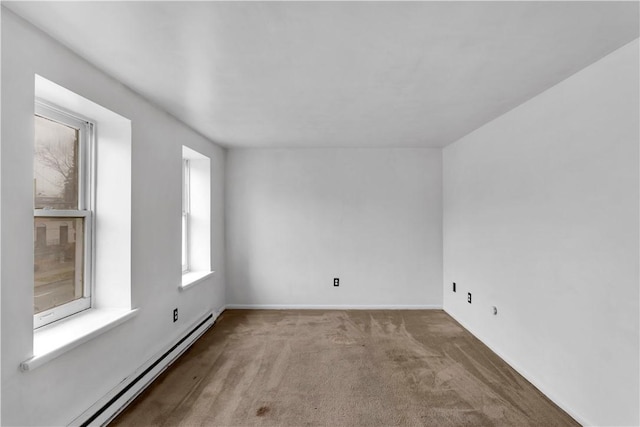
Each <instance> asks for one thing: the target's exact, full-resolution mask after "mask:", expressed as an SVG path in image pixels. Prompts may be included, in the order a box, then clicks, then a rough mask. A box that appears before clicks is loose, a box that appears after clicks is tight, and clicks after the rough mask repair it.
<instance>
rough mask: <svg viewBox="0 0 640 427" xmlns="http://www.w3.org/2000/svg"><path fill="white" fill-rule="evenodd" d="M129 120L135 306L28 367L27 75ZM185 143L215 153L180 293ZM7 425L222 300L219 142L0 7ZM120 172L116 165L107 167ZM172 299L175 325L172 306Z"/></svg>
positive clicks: (114, 368) (53, 411) (96, 386)
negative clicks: (207, 268)
mask: <svg viewBox="0 0 640 427" xmlns="http://www.w3.org/2000/svg"><path fill="white" fill-rule="evenodd" d="M36 73H37V74H39V75H42V76H43V77H45V78H47V79H49V80H51V81H54V82H56V83H58V84H60V85H62V86H64V87H66V88H67V89H69V90H71V91H73V92H75V93H77V94H79V95H81V96H83V97H85V98H87V99H90V100H92V101H94V102H96V103H98V104H100V105H102V106H104V107H106V108H108V109H110V110H112V111H114V112H116V113H118V114H120V115H122V116H124V117H127V118H128V119H130V120H131V121H132V130H133V133H132V135H133V140H132V199H133V200H132V219H131V221H132V224H131V228H132V248H131V250H132V304H133V307H137V308H139V314H138V315H137V316H136V317H135V318H133V319H131V320H129V321H128V322H126V323H124V324H122V325H120V326H118V327H116V328H114V329H112V330H111V331H109V332H107V333H105V334H104V335H101V336H99V337H98V338H96V339H94V340H92V341H89V342H87V343H85V344H82V345H81V346H79V347H77V348H75V349H73V350H71V351H69V352H68V353H65V354H64V355H62V356H60V357H59V358H57V359H54V360H52V361H50V362H48V363H46V364H45V365H43V366H41V367H38V368H37V369H35V370H33V371H29V372H20V371H19V365H20V363H21V362H23V361H25V360H27V359H28V358H29V357H30V356H31V352H32V347H33V339H32V337H33V329H32V328H33V315H32V311H33V290H32V283H33V242H32V238H31V236H32V235H33V219H32V215H33V210H32V209H33V200H32V197H33V194H32V187H33V177H32V175H33V109H34V105H33V104H34V75H35V74H36ZM182 145H187V146H189V147H191V148H193V149H195V150H197V151H199V152H200V153H203V154H205V155H207V156H209V157H210V158H211V173H212V182H211V188H212V201H211V205H212V206H211V212H212V221H213V222H212V227H211V228H212V230H211V233H212V269H214V270H216V274H215V275H214V276H213V277H212V278H210V279H207V280H206V281H204V282H202V283H200V284H198V285H196V286H195V287H194V288H193V289H190V290H188V291H186V292H180V291H179V290H178V285H179V284H180V278H181V268H180V251H181V246H180V235H181V231H180V230H181V225H180V211H181V159H182ZM1 148H2V158H1V180H0V181H1V184H2V187H1V193H0V194H1V197H2V199H1V228H2V249H1V276H0V280H1V283H2V291H1V292H2V293H1V309H2V310H1V313H2V314H1V325H2V331H1V332H2V349H1V351H2V353H1V356H2V362H1V363H2V366H1V369H2V371H1V372H2V419H1V423H2V425H66V424H67V423H69V422H70V421H71V420H73V419H74V418H75V417H76V416H78V415H79V414H80V413H82V412H83V411H84V410H85V409H87V408H88V407H89V406H91V405H92V404H93V403H94V402H96V401H97V400H98V399H100V398H101V397H102V396H104V395H105V394H107V392H109V391H110V390H111V389H113V388H114V387H115V386H116V385H117V384H118V383H119V382H120V381H122V380H123V379H124V378H125V377H127V376H128V375H130V374H132V373H133V372H134V371H135V370H136V369H137V368H138V367H140V366H141V365H142V364H143V363H144V362H146V361H147V360H148V359H150V358H151V357H153V356H154V355H156V354H157V353H158V352H159V351H161V350H164V349H165V348H166V347H167V346H169V345H170V344H172V343H174V342H175V341H176V340H177V339H178V337H180V336H182V335H183V334H184V332H185V331H186V330H187V328H188V327H189V326H190V325H191V324H192V323H193V322H194V321H196V320H197V319H199V318H200V317H201V316H202V315H204V314H206V313H209V312H211V311H214V310H217V309H220V308H221V307H222V306H223V305H224V300H225V294H224V291H225V289H224V254H223V250H224V218H223V215H224V207H223V193H224V188H223V187H224V185H223V179H224V156H225V153H224V150H222V149H221V148H219V147H217V146H215V145H213V144H212V143H211V142H210V141H208V140H206V139H204V138H203V137H201V136H199V135H198V134H196V133H194V132H193V131H191V130H189V129H188V128H186V127H185V126H183V125H182V124H180V123H179V122H177V121H176V120H175V119H173V118H172V117H170V116H168V115H167V114H165V113H163V112H161V111H160V110H158V109H156V108H155V107H153V106H152V105H151V104H149V103H147V102H146V101H144V100H143V99H141V98H140V97H138V96H137V95H136V94H134V93H133V92H131V91H130V90H129V89H128V88H126V87H124V86H123V85H121V84H120V83H118V82H116V81H114V80H112V79H111V78H109V77H107V76H105V75H104V74H103V73H101V72H100V71H99V70H97V69H96V68H94V67H93V66H91V65H90V64H88V63H86V62H85V61H83V60H81V59H80V58H78V57H77V56H76V55H74V54H73V53H71V52H70V51H68V50H67V49H65V48H63V47H62V46H61V45H59V44H58V43H57V42H55V41H53V40H52V39H50V38H48V37H47V36H45V35H43V34H42V33H40V32H39V31H37V30H35V29H34V28H33V27H31V26H30V25H29V24H26V23H25V22H24V21H22V20H21V19H19V18H17V17H16V16H15V15H13V14H12V13H11V12H8V11H7V10H5V9H4V8H3V9H2V147H1ZM114 172H115V173H117V171H114ZM174 307H178V308H179V312H180V316H179V321H178V322H177V323H175V324H174V323H173V322H172V310H173V308H174Z"/></svg>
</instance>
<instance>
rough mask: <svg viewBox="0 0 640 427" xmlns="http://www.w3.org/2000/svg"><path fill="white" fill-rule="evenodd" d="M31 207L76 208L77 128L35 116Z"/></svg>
mask: <svg viewBox="0 0 640 427" xmlns="http://www.w3.org/2000/svg"><path fill="white" fill-rule="evenodd" d="M33 172H34V175H33V181H34V191H35V200H34V207H35V208H36V209H44V208H50V209H78V130H77V129H74V128H72V127H70V126H67V125H64V124H62V123H59V122H55V121H53V120H49V119H46V118H44V117H40V116H35V157H34V171H33Z"/></svg>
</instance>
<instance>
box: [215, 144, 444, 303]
mask: <svg viewBox="0 0 640 427" xmlns="http://www.w3.org/2000/svg"><path fill="white" fill-rule="evenodd" d="M441 166H442V156H441V150H439V149H438V150H434V149H302V150H300V149H299V150H295V149H294V150H288V149H275V150H274V149H271V150H265V149H233V150H230V151H229V152H228V155H227V177H226V180H227V212H226V218H227V258H228V270H227V273H228V285H227V295H228V303H230V304H233V305H251V306H269V305H271V306H279V307H283V306H298V307H300V306H305V307H313V306H315V307H319V306H384V307H400V306H415V307H418V306H422V307H424V306H434V307H441V305H442V286H441V283H442V226H441V224H442V221H441V215H442V210H441V209H442V204H441V191H442V169H441ZM334 277H339V278H340V286H339V287H337V288H334V287H333V278H334Z"/></svg>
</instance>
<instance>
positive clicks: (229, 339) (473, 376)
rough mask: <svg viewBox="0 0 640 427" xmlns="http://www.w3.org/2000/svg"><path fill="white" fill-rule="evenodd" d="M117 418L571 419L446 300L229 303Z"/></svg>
mask: <svg viewBox="0 0 640 427" xmlns="http://www.w3.org/2000/svg"><path fill="white" fill-rule="evenodd" d="M112 425H113V426H152V425H153V426H177V425H183V426H196V425H201V426H254V425H265V426H267V425H268V426H308V425H315V426H401V425H403V426H404V425H407V426H418V425H428V426H494V425H495V426H498V425H500V426H527V425H531V426H575V425H578V424H577V423H576V422H575V421H574V420H573V419H572V418H571V417H569V416H568V415H567V414H566V413H564V412H563V411H562V410H560V409H559V408H558V407H557V406H556V405H554V404H553V403H552V402H551V401H549V400H548V399H547V398H546V397H545V396H544V395H542V394H541V393H540V392H539V391H538V390H537V389H536V388H535V387H533V386H532V385H531V384H530V383H529V382H527V381H526V380H525V379H524V378H523V377H521V376H520V375H519V374H517V373H516V372H515V371H514V370H513V369H511V368H510V367H509V366H508V365H507V364H506V363H505V362H503V361H502V360H501V359H500V358H499V357H498V356H496V355H495V354H494V353H492V352H491V350H489V349H488V348H487V347H486V346H484V345H483V344H482V343H481V342H480V341H478V340H477V339H475V338H474V337H473V336H472V335H471V334H470V333H468V332H467V331H466V330H465V329H463V328H462V327H461V326H460V325H459V324H458V323H457V322H455V321H454V320H453V319H452V318H451V317H450V316H449V315H447V314H446V313H444V312H443V311H440V310H429V311H297V310H291V311H262V310H255V311H248V310H228V311H225V312H224V314H223V315H222V316H221V317H220V318H219V319H218V321H217V323H216V324H215V325H214V327H213V328H212V329H210V330H209V331H208V332H207V333H206V334H205V335H204V336H203V337H202V338H201V339H200V340H199V341H198V342H196V343H195V344H194V346H193V347H192V348H191V349H190V350H189V351H188V352H187V353H185V354H184V355H183V356H182V358H180V359H179V360H178V361H177V362H176V363H175V364H174V365H173V366H172V367H171V368H170V369H169V370H168V371H167V372H165V373H164V374H163V375H162V376H161V377H159V378H158V380H157V381H156V382H155V383H154V384H152V385H151V386H150V387H149V388H148V389H147V390H146V391H145V392H144V393H143V394H142V395H141V396H140V397H139V398H138V399H136V400H135V401H134V402H133V403H132V404H131V405H130V406H129V408H128V409H126V410H125V411H124V412H123V413H122V414H121V415H120V416H119V417H118V418H116V420H114V422H113V424H112Z"/></svg>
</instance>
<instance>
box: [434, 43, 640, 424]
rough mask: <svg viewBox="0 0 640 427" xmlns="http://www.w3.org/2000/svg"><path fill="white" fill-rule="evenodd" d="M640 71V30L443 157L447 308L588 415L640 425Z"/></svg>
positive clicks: (597, 420) (552, 393)
mask: <svg viewBox="0 0 640 427" xmlns="http://www.w3.org/2000/svg"><path fill="white" fill-rule="evenodd" d="M638 75H639V74H638V41H637V40H636V41H635V42H632V43H631V44H629V45H627V46H625V47H623V48H621V49H619V50H618V51H616V52H614V53H612V54H611V55H609V56H607V57H605V58H604V59H602V60H600V61H599V62H596V63H595V64H593V65H591V66H589V67H588V68H586V69H584V70H582V71H580V72H579V73H577V74H575V75H574V76H572V77H570V78H569V79H567V80H565V81H563V82H562V83H560V84H558V85H557V86H555V87H553V88H551V89H550V90H548V91H546V92H544V93H542V94H541V95H539V96H537V97H536V98H534V99H532V100H530V101H529V102H527V103H525V104H523V105H521V106H520V107H518V108H516V109H515V110H513V111H511V112H509V113H507V114H505V115H504V116H502V117H500V118H499V119H497V120H495V121H493V122H491V123H489V124H487V125H486V126H484V127H482V128H480V129H478V130H477V131H475V132H473V133H471V134H470V135H468V136H466V137H464V138H462V139H461V140H460V141H458V142H456V143H454V144H452V145H450V146H448V147H446V148H445V149H444V153H443V162H444V308H445V310H446V311H447V312H449V313H450V314H451V315H452V316H454V317H455V318H456V319H458V320H459V321H460V322H461V323H462V324H463V325H464V326H465V327H467V328H468V329H469V330H471V331H472V332H473V333H474V334H475V335H477V336H478V337H479V338H480V339H482V340H483V341H484V342H485V343H486V344H488V345H489V346H490V347H492V348H493V349H494V350H495V351H496V352H497V353H498V354H500V355H502V356H503V358H504V359H505V360H507V361H508V362H509V363H511V364H512V365H513V366H514V367H516V368H517V369H518V370H520V372H522V373H523V374H525V376H527V377H528V378H529V379H530V380H531V381H532V382H534V383H535V384H536V385H537V386H538V387H539V388H540V389H541V390H542V391H543V392H545V393H546V394H547V395H548V396H549V397H551V398H552V399H553V400H555V401H556V402H557V403H559V404H560V405H561V406H562V407H563V408H564V409H565V410H567V411H568V412H569V413H571V414H572V415H574V416H575V417H576V418H577V419H578V420H579V421H581V422H583V423H587V424H595V425H638V424H639V422H640V420H639V419H638V402H639V395H638V377H639V374H640V372H639V370H638V360H639V352H638V345H639V343H638V339H639V333H640V330H639V328H638V320H639V317H638V316H639V312H638V297H639V295H638V283H639V273H638V260H639V249H638V232H639V227H638V218H639V209H638V194H639V184H638V180H639V172H638V154H639V151H638V141H639V137H638V126H639V123H638V117H639V110H638ZM454 281H455V282H456V283H457V284H458V292H457V293H453V292H452V291H451V282H454ZM467 292H472V293H473V303H472V304H471V305H469V304H468V303H467V302H466V293H467ZM493 305H495V306H497V308H498V315H497V316H493V315H492V313H491V311H490V307H491V306H493Z"/></svg>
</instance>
